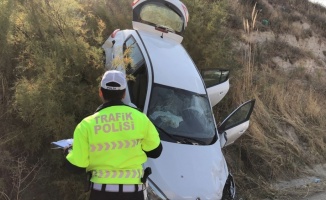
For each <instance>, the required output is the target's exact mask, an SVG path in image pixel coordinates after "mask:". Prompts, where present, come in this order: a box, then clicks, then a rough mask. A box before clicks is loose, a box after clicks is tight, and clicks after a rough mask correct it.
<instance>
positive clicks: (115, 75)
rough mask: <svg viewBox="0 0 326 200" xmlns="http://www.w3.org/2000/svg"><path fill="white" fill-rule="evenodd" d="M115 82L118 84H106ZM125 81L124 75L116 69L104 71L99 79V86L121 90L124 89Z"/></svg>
mask: <svg viewBox="0 0 326 200" xmlns="http://www.w3.org/2000/svg"><path fill="white" fill-rule="evenodd" d="M111 82H114V83H117V84H118V85H120V86H115V87H114V86H108V85H107V84H108V83H111ZM126 86H127V82H126V78H125V75H124V74H123V73H122V72H120V71H117V70H109V71H106V72H105V73H104V75H103V77H102V80H101V87H102V88H103V89H106V90H123V89H126Z"/></svg>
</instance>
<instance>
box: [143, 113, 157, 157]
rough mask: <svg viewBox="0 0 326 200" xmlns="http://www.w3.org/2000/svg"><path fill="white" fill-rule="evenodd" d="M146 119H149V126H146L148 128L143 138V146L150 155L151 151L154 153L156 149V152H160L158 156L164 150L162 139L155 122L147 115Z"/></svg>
mask: <svg viewBox="0 0 326 200" xmlns="http://www.w3.org/2000/svg"><path fill="white" fill-rule="evenodd" d="M146 121H147V127H146V128H147V130H146V131H145V132H146V133H145V135H144V138H143V140H142V148H143V150H144V151H145V153H146V154H147V153H149V154H148V155H150V152H153V153H154V151H155V154H158V155H157V156H155V157H158V156H159V155H160V154H161V151H162V145H161V140H160V137H159V134H158V132H157V130H156V128H155V126H154V125H153V123H152V122H151V121H150V120H149V119H148V118H147V117H146ZM158 151H159V152H158ZM149 157H152V156H149Z"/></svg>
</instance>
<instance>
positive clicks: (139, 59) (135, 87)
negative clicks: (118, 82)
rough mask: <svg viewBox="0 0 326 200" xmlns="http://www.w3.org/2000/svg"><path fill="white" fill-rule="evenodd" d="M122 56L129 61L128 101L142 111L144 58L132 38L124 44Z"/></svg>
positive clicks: (144, 93) (145, 78)
mask: <svg viewBox="0 0 326 200" xmlns="http://www.w3.org/2000/svg"><path fill="white" fill-rule="evenodd" d="M123 51H124V55H125V56H127V57H128V58H130V59H131V62H130V64H128V66H127V69H126V74H127V76H129V77H131V79H129V80H128V89H129V95H130V100H131V102H132V103H133V104H135V105H136V106H137V108H138V109H140V110H141V111H143V110H144V105H145V100H146V94H147V86H148V73H147V67H146V62H145V59H144V56H143V54H142V52H141V50H140V48H139V46H138V44H137V42H136V40H135V38H134V37H133V36H131V37H129V38H128V39H127V40H126V41H125V43H124V48H123Z"/></svg>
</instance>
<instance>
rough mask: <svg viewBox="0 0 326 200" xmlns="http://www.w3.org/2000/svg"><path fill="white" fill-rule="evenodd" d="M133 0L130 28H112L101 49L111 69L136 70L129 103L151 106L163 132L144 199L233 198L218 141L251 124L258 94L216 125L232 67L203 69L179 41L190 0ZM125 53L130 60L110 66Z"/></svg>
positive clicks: (148, 164) (149, 164)
mask: <svg viewBox="0 0 326 200" xmlns="http://www.w3.org/2000/svg"><path fill="white" fill-rule="evenodd" d="M132 6H133V21H132V25H133V29H132V30H119V29H118V30H115V31H114V32H113V33H112V34H111V36H110V37H109V38H108V39H107V40H106V42H105V43H104V44H103V49H104V52H105V67H106V70H109V69H112V68H115V67H118V69H119V70H121V71H123V72H124V73H126V75H132V76H133V77H134V80H129V81H128V88H127V92H126V98H125V99H124V103H126V104H129V105H134V106H136V107H137V108H138V109H140V110H141V111H142V112H144V113H146V114H147V116H148V117H149V119H150V120H151V121H152V122H153V123H154V124H155V126H156V127H157V130H158V132H159V134H160V137H161V141H162V145H163V152H162V154H161V156H160V157H159V158H157V159H148V161H147V162H146V163H145V164H144V167H150V168H151V170H152V174H151V175H150V176H149V178H148V185H149V190H148V194H147V199H151V200H153V199H176V200H182V199H193V200H195V199H196V200H204V199H211V200H212V199H214V200H215V199H216V200H220V199H234V196H235V184H234V181H233V177H232V175H231V174H230V173H229V170H228V167H227V163H226V161H225V158H224V155H223V153H222V151H221V149H222V148H223V147H225V146H227V145H229V144H231V143H233V142H234V141H235V140H236V139H237V138H238V137H240V136H241V135H242V134H243V133H244V132H245V131H246V129H247V128H248V126H249V118H250V115H251V113H252V110H253V107H254V103H255V100H251V101H248V102H246V103H244V104H242V105H241V106H240V107H239V108H237V109H236V110H235V111H233V112H232V113H231V114H230V115H229V116H228V117H227V118H226V119H225V120H224V121H223V122H222V123H221V125H220V126H217V125H216V122H215V119H214V115H213V112H212V107H213V106H214V105H216V104H217V103H218V102H219V101H220V100H221V99H222V98H223V97H224V96H225V95H226V93H227V92H228V90H229V71H227V70H219V69H209V70H203V71H200V70H199V69H198V68H197V67H196V65H195V63H194V62H193V60H192V59H191V57H190V56H189V54H188V53H187V51H186V50H185V49H184V47H183V46H182V44H181V41H182V39H183V38H182V36H181V35H182V33H183V32H184V30H185V28H186V26H187V22H188V18H189V16H188V11H187V8H186V6H185V5H184V4H183V3H182V2H180V1H179V0H138V1H137V0H135V1H134V2H133V5H132ZM126 51H129V52H126ZM126 53H127V54H128V56H130V57H131V58H132V63H131V64H129V65H128V66H127V68H124V67H122V66H114V67H113V65H115V64H114V63H115V59H118V60H119V59H122V58H123V57H124V56H126Z"/></svg>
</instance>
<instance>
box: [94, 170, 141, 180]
mask: <svg viewBox="0 0 326 200" xmlns="http://www.w3.org/2000/svg"><path fill="white" fill-rule="evenodd" d="M143 174H144V171H143V170H140V169H137V170H136V169H133V170H111V171H109V170H94V171H92V176H93V177H96V178H133V179H134V178H141V177H142V176H143Z"/></svg>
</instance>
